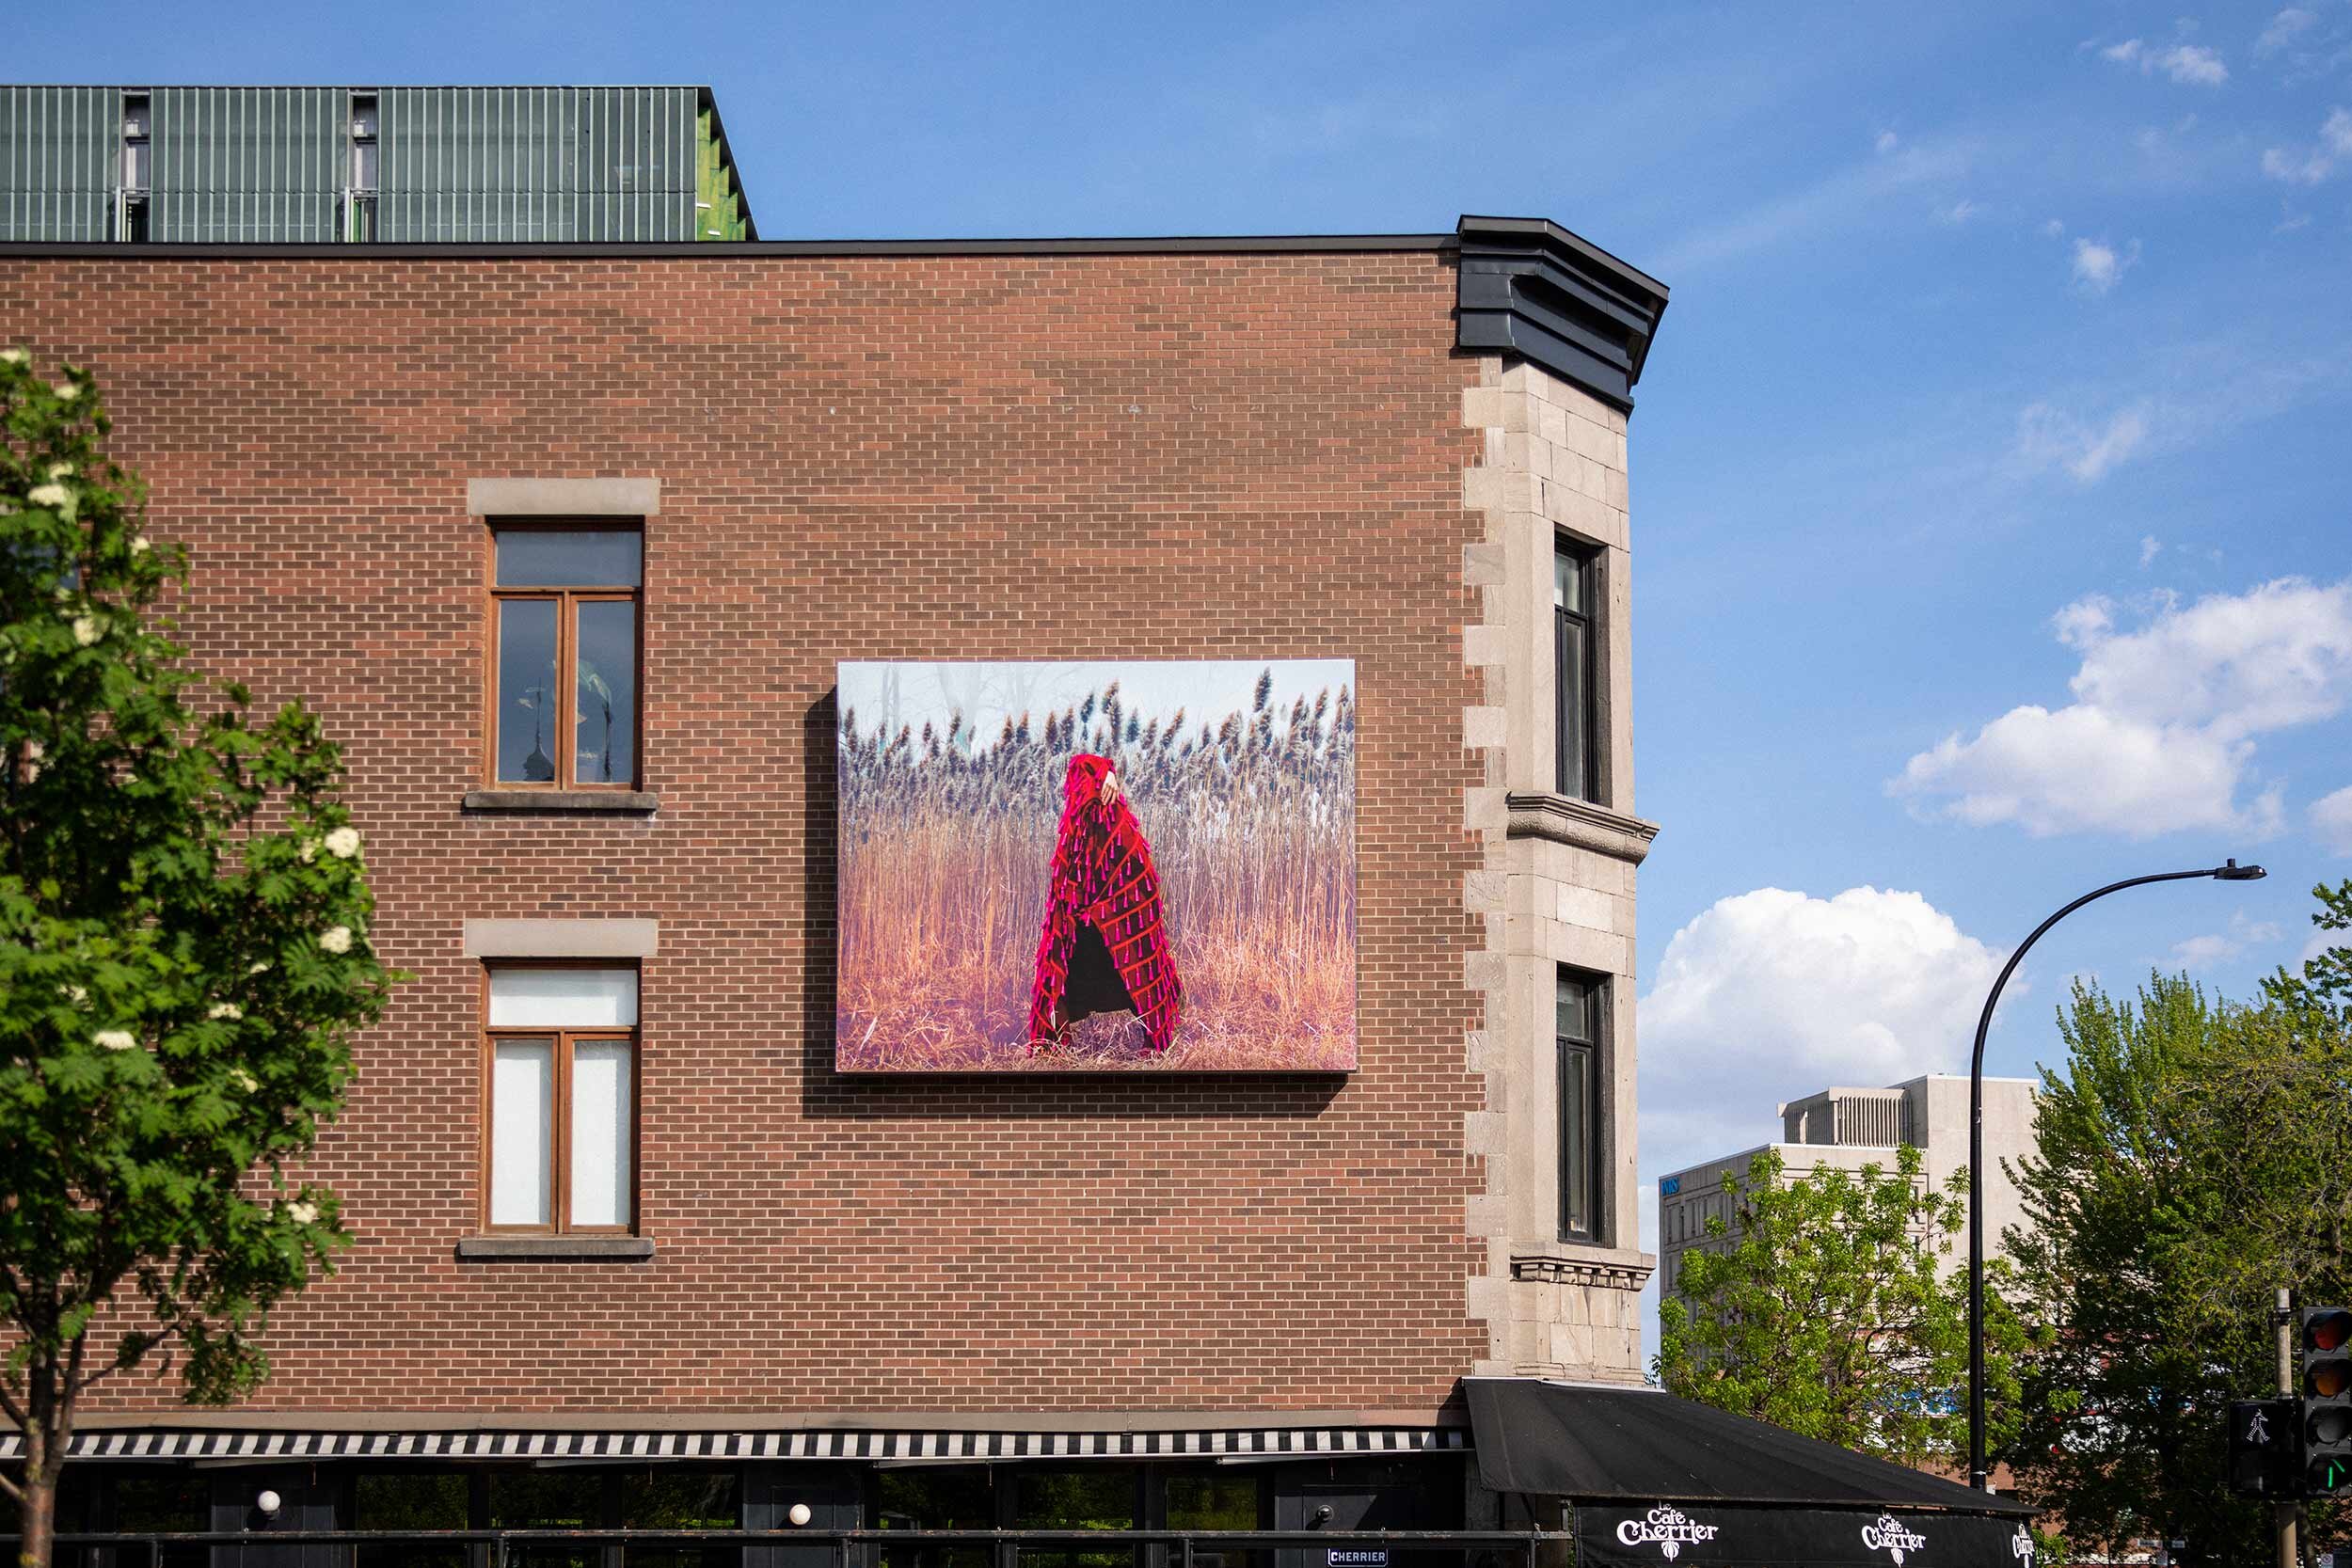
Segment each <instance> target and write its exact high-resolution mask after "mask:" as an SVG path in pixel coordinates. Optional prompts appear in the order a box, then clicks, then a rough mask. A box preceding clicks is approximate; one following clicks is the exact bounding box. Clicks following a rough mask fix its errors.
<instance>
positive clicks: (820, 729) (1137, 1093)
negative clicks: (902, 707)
mask: <svg viewBox="0 0 2352 1568" xmlns="http://www.w3.org/2000/svg"><path fill="white" fill-rule="evenodd" d="M840 733H841V724H840V705H839V702H838V700H837V693H835V692H833V691H828V692H826V693H825V695H824V696H823V697H821V698H819V699H818V701H817V702H816V704H814V705H812V706H811V707H810V708H809V710H808V712H807V713H806V714H805V715H804V716H803V721H802V725H801V758H802V762H801V799H802V801H803V805H802V810H803V821H802V832H801V844H802V856H803V859H802V863H801V887H802V889H803V894H802V896H803V899H804V900H805V902H804V904H803V909H802V911H801V912H802V917H803V928H804V929H805V930H806V931H807V932H808V950H807V963H806V969H805V971H804V973H803V975H802V978H801V1085H802V1087H801V1105H802V1113H803V1115H805V1116H809V1117H850V1118H865V1119H875V1120H880V1119H899V1118H907V1119H922V1118H930V1119H937V1118H940V1117H956V1118H960V1119H966V1120H976V1121H993V1120H1024V1119H1029V1120H1042V1119H1053V1118H1077V1117H1084V1118H1086V1119H1089V1120H1096V1121H1100V1120H1106V1119H1107V1120H1123V1121H1155V1120H1161V1119H1164V1118H1168V1117H1313V1116H1318V1115H1320V1114H1322V1113H1323V1112H1324V1111H1325V1110H1327V1109H1328V1108H1329V1107H1330V1105H1331V1104H1332V1102H1333V1101H1336V1100H1338V1099H1339V1097H1340V1095H1341V1094H1342V1093H1343V1091H1344V1090H1345V1089H1346V1087H1347V1077H1346V1075H1345V1074H1342V1073H1327V1072H1326V1073H1248V1074H1232V1073H1179V1072H1069V1073H1050V1072H1017V1073H988V1072H943V1073H919V1074H918V1073H905V1074H883V1073H846V1072H837V1071H835V1070H834V1065H833V1054H834V1003H835V993H836V984H837V979H836V975H835V973H834V963H835V953H836V949H837V940H836V939H837V935H838V933H837V932H836V931H835V929H834V888H835V876H836V867H837V861H836V858H835V852H836V848H837V845H838V840H839V833H840V812H839V803H840V802H839V797H838V778H837V774H836V771H835V748H836V746H837V744H838V742H839V738H840Z"/></svg>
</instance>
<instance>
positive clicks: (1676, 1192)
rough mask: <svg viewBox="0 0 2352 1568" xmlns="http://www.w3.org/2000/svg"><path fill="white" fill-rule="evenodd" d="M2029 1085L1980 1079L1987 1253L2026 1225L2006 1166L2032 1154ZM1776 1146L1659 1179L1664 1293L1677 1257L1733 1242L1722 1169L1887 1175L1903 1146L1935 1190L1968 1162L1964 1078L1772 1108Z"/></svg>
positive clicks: (1959, 1253) (1742, 1174)
mask: <svg viewBox="0 0 2352 1568" xmlns="http://www.w3.org/2000/svg"><path fill="white" fill-rule="evenodd" d="M2037 1087H2038V1085H2037V1084H2036V1083H2035V1081H2034V1080H2033V1079H2030V1078H1988V1079H1986V1080H1985V1081H1984V1163H1985V1166H1986V1170H1987V1173H1988V1180H1987V1182H1986V1185H1985V1211H1984V1235H1985V1250H1986V1253H1987V1254H1988V1256H1989V1255H1992V1254H1993V1253H1994V1252H1995V1251H1996V1250H1997V1249H1998V1248H1999V1246H2000V1238H2001V1233H2002V1232H2003V1231H2004V1230H2006V1229H2008V1228H2009V1227H2012V1226H2016V1227H2023V1226H2025V1224H2026V1211H2025V1206H2024V1205H2023V1203H2021V1202H2020V1201H2019V1198H2018V1196H2017V1184H2016V1183H2015V1182H2014V1181H2012V1180H2010V1178H2009V1174H2008V1172H2007V1171H2006V1170H2005V1169H2004V1168H2003V1162H2005V1161H2006V1162H2008V1163H2009V1164H2015V1163H2016V1162H2017V1161H2019V1160H2021V1159H2023V1158H2024V1157H2025V1156H2026V1155H2027V1154H2029V1153H2031V1152H2032V1151H2033V1121H2034V1092H2035V1090H2036V1088H2037ZM1779 1114H1780V1118H1781V1136H1780V1139H1779V1141H1778V1142H1775V1143H1770V1144H1758V1145H1756V1147H1755V1148H1744V1149H1741V1150H1740V1152H1739V1153H1737V1154H1726V1155H1724V1157H1723V1158H1721V1159H1717V1160H1702V1161H1700V1162H1698V1163H1697V1164H1692V1165H1687V1166H1685V1167H1684V1168H1683V1169H1681V1170H1678V1171H1676V1172H1674V1173H1673V1174H1671V1175H1668V1176H1664V1177H1661V1178H1660V1179H1659V1182H1658V1269H1659V1272H1658V1278H1659V1288H1660V1291H1661V1295H1662V1293H1663V1292H1664V1291H1671V1290H1673V1289H1674V1285H1675V1281H1676V1280H1677V1278H1678V1277H1680V1271H1681V1266H1682V1259H1683V1255H1684V1254H1686V1253H1689V1252H1692V1251H1708V1250H1711V1251H1721V1250H1724V1249H1725V1248H1728V1247H1730V1246H1732V1245H1733V1244H1735V1243H1736V1242H1737V1241H1738V1238H1739V1228H1738V1226H1737V1225H1736V1224H1735V1223H1734V1221H1733V1212H1734V1210H1735V1208H1736V1206H1737V1202H1738V1200H1737V1199H1735V1198H1732V1197H1730V1196H1726V1195H1725V1194H1724V1187H1723V1179H1724V1173H1725V1172H1729V1173H1730V1174H1731V1175H1733V1176H1735V1177H1738V1178H1740V1180H1746V1178H1747V1174H1748V1163H1749V1162H1750V1161H1752V1160H1754V1159H1755V1158H1756V1156H1757V1155H1758V1154H1761V1153H1763V1152H1764V1151H1765V1150H1767V1149H1772V1150H1776V1151H1777V1152H1778V1153H1779V1155H1780V1159H1781V1164H1782V1167H1783V1170H1784V1174H1785V1175H1786V1176H1788V1177H1789V1178H1795V1177H1799V1176H1803V1175H1805V1174H1807V1173H1808V1172H1810V1171H1813V1170H1815V1169H1818V1168H1820V1167H1821V1166H1824V1165H1827V1166H1830V1167H1832V1168H1835V1169H1837V1170H1845V1171H1859V1170H1860V1169H1862V1167H1863V1166H1865V1165H1878V1166H1881V1167H1883V1168H1888V1169H1891V1168H1892V1167H1893V1165H1894V1163H1895V1153H1896V1150H1897V1148H1899V1147H1900V1146H1901V1145H1903V1144H1909V1145H1911V1146H1912V1147H1913V1148H1916V1149H1918V1150H1919V1152H1920V1155H1921V1160H1920V1174H1921V1177H1922V1179H1923V1180H1926V1181H1927V1182H1928V1183H1929V1184H1930V1185H1931V1186H1932V1187H1933V1188H1935V1189H1936V1190H1937V1191H1941V1190H1942V1189H1943V1187H1944V1185H1945V1183H1947V1182H1948V1181H1949V1180H1951V1179H1952V1173H1953V1172H1955V1171H1957V1170H1960V1169H1962V1168H1963V1167H1964V1166H1966V1164H1968V1080H1967V1079H1966V1078H1963V1077H1959V1076H1956V1075H1952V1074H1947V1073H1931V1074H1930V1075H1928V1076H1927V1077H1924V1078H1914V1079H1911V1080H1909V1081H1908V1082H1906V1083H1901V1084H1897V1085H1894V1086H1893V1087H1892V1088H1884V1089H1854V1088H1831V1089H1823V1090H1822V1091H1821V1092H1820V1093H1819V1094H1815V1095H1808V1096H1806V1097H1805V1098H1804V1099H1803V1100H1791V1101H1787V1102H1786V1103H1784V1104H1783V1105H1781V1106H1780V1107H1779ZM1709 1215H1720V1216H1721V1217H1722V1218H1723V1220H1724V1224H1725V1225H1726V1226H1729V1227H1731V1234H1730V1235H1728V1236H1725V1237H1724V1238H1722V1239H1720V1240H1710V1238H1709V1237H1708V1234H1707V1221H1708V1216H1709ZM1967 1259H1968V1249H1967V1245H1966V1242H1965V1239H1964V1237H1963V1239H1962V1240H1961V1242H1960V1243H1959V1244H1958V1245H1956V1246H1955V1247H1954V1248H1953V1249H1952V1250H1951V1252H1949V1253H1948V1254H1947V1255H1946V1257H1945V1259H1944V1268H1945V1269H1946V1271H1947V1272H1949V1271H1950V1270H1953V1269H1957V1268H1962V1267H1964V1266H1965V1265H1966V1263H1967Z"/></svg>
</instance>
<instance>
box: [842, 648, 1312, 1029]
mask: <svg viewBox="0 0 2352 1568" xmlns="http://www.w3.org/2000/svg"><path fill="white" fill-rule="evenodd" d="M837 673H838V678H839V689H838V694H839V701H840V710H839V712H840V733H839V736H838V751H837V756H838V767H839V782H840V796H839V799H840V818H839V856H840V863H839V867H838V873H839V876H838V881H837V883H836V887H837V899H838V903H837V909H836V916H837V923H838V930H839V942H840V947H839V954H838V959H839V962H838V969H837V974H838V1003H837V1006H836V1012H835V1019H834V1030H835V1032H834V1066H835V1067H836V1068H838V1069H840V1070H842V1071H844V1072H1022V1071H1029V1072H1035V1071H1047V1072H1057V1071H1060V1072H1068V1071H1134V1072H1152V1071H1158V1072H1168V1071H1178V1072H1342V1071H1347V1070H1350V1069H1353V1068H1354V1067H1355V1066H1356V678H1355V677H1356V668H1355V663H1354V661H1353V660H1350V659H1274V660H1265V659H1257V660H1246V661H1245V660H1200V661H1181V662H1179V661H1156V660H1150V661H1129V662H1102V663H1041V662H1006V663H940V664H921V663H880V662H855V663H847V662H845V663H843V664H841V665H839V666H838V667H837Z"/></svg>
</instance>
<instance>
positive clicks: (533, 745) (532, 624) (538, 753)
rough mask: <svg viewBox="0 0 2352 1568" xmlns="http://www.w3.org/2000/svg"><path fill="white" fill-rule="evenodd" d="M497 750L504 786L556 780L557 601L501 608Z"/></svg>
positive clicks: (515, 602) (510, 602)
mask: <svg viewBox="0 0 2352 1568" xmlns="http://www.w3.org/2000/svg"><path fill="white" fill-rule="evenodd" d="M498 609H499V682H498V703H499V711H498V746H499V773H498V776H499V778H500V780H501V782H511V783H520V784H546V783H548V782H549V781H551V780H552V779H554V777H555V748H556V746H557V744H558V741H557V737H556V733H555V720H556V713H555V705H556V685H555V614H556V602H555V601H554V600H553V599H505V600H501V602H500V604H499V607H498Z"/></svg>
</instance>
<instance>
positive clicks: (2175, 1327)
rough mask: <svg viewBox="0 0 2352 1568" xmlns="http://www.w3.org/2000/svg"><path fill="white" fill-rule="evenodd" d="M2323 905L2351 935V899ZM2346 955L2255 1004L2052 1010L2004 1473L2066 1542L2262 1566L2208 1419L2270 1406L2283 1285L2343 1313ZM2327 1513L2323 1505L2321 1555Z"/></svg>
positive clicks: (2190, 1002)
mask: <svg viewBox="0 0 2352 1568" xmlns="http://www.w3.org/2000/svg"><path fill="white" fill-rule="evenodd" d="M2321 895H2322V900H2323V904H2325V905H2326V906H2327V912H2325V913H2323V915H2322V916H2321V917H2320V919H2321V922H2322V924H2323V925H2324V926H2325V925H2328V923H2329V922H2330V921H2333V922H2334V924H2333V925H2331V926H2328V928H2331V929H2344V924H2345V923H2344V916H2345V914H2346V912H2347V908H2352V883H2348V884H2346V885H2345V887H2344V888H2343V889H2339V890H2337V891H2336V893H2334V894H2333V895H2330V894H2328V892H2327V891H2326V890H2321ZM2344 958H2345V955H2344V952H2343V951H2342V950H2341V949H2339V950H2336V951H2335V952H2333V953H2329V954H2323V955H2322V956H2321V957H2320V958H2317V959H2315V960H2313V961H2312V963H2311V964H2309V965H2307V966H2306V967H2305V970H2304V974H2302V975H2301V976H2300V977H2296V978H2289V977H2287V976H2286V975H2284V974H2281V975H2280V976H2279V978H2278V979H2276V980H2274V981H2273V982H2272V983H2271V984H2270V985H2269V986H2268V987H2266V988H2265V990H2267V992H2268V994H2267V996H2266V997H2265V1001H2264V1002H2263V1003H2262V1004H2260V1005H2258V1006H2242V1005H2233V1004H2230V1003H2225V1002H2222V1001H2220V1000H2218V999H2216V998H2213V997H2209V996H2207V995H2206V994H2205V993H2204V992H2203V991H2202V990H2200V989H2199V988H2198V987H2196V986H2194V985H2192V984H2191V983H2190V982H2189V981H2188V980H2187V978H2186V977H2185V976H2180V977H2169V978H2168V977H2165V976H2162V975H2157V976H2153V977H2152V978H2151V979H2150V981H2149V983H2148V985H2147V986H2146V987H2144V988H2142V989H2141V990H2139V992H2138V994H2137V998H2136V999H2135V1000H2133V1001H2129V1002H2123V1001H2118V1000H2116V999H2114V998H2112V997H2109V996H2107V995H2106V994H2105V993H2104V992H2102V991H2100V990H2098V989H2097V988H2095V987H2091V986H2086V985H2079V984H2078V985H2077V986H2076V987H2075V988H2074V994H2073V997H2072V999H2071V1001H2070V1003H2069V1005H2068V1006H2067V1007H2066V1008H2065V1010H2064V1011H2063V1012H2062V1013H2061V1014H2060V1016H2059V1020H2058V1028H2059V1035H2060V1037H2061V1039H2062V1040H2063V1042H2064V1044H2065V1046H2066V1049H2067V1054H2068V1059H2067V1063H2066V1067H2065V1069H2064V1070H2063V1071H2053V1070H2050V1069H2044V1070H2043V1073H2042V1081H2043V1088H2042V1100H2041V1104H2040V1115H2039V1117H2038V1120H2037V1125H2036V1150H2035V1153H2034V1154H2033V1155H2032V1156H2031V1157H2029V1158H2027V1159H2026V1161H2025V1162H2024V1164H2023V1166H2022V1168H2021V1169H2020V1170H2019V1171H2018V1172H2017V1176H2018V1181H2019V1185H2020V1188H2021V1190H2022V1192H2023V1194H2024V1197H2025V1202H2026V1212H2028V1213H2029V1214H2030V1215H2031V1216H2032V1219H2033V1221H2034V1229H2033V1230H2032V1231H2031V1232H2030V1233H2026V1234H2015V1233H2013V1234H2012V1235H2011V1236H2010V1238H2009V1242H2008V1248H2009V1251H2010V1255H2011V1257H2012V1258H2013V1259H2014V1260H2015V1262H2016V1265H2017V1268H2018V1270H2019V1273H2020V1275H2021V1277H2022V1280H2023V1282H2024V1285H2025V1287H2026V1292H2027V1294H2028V1297H2029V1300H2030V1306H2029V1307H2028V1308H2027V1310H2028V1311H2029V1313H2030V1314H2031V1315H2032V1316H2033V1318H2034V1320H2035V1321H2036V1322H2037V1323H2041V1324H2042V1325H2043V1327H2044V1330H2045V1332H2044V1335H2043V1338H2042V1341H2041V1343H2040V1346H2039V1348H2038V1349H2037V1352H2036V1354H2035V1355H2034V1356H2033V1357H2032V1358H2031V1360H2030V1362H2029V1365H2028V1367H2027V1369H2026V1409H2027V1411H2028V1412H2029V1418H2028V1420H2027V1421H2026V1424H2025V1427H2024V1429H2023V1431H2022V1432H2021V1433H2020V1434H2019V1438H2018V1441H2017V1443H2016V1445H2015V1447H2014V1448H2013V1449H2012V1450H2011V1452H2010V1462H2011V1464H2012V1465H2013V1466H2014V1467H2015V1469H2016V1470H2017V1471H2018V1473H2019V1475H2020V1477H2021V1479H2022V1480H2023V1481H2024V1483H2025V1484H2026V1487H2027V1489H2028V1490H2029V1492H2030V1494H2031V1495H2033V1496H2035V1497H2039V1498H2041V1499H2042V1500H2045V1501H2047V1502H2048V1503H2050V1504H2051V1505H2052V1506H2053V1507H2054V1508H2056V1509H2058V1511H2059V1512H2060V1513H2063V1515H2064V1516H2065V1518H2066V1520H2067V1525H2068V1534H2069V1535H2070V1536H2072V1537H2073V1538H2074V1539H2075V1540H2077V1541H2085V1542H2091V1543H2101V1542H2104V1543H2108V1544H2114V1543H2119V1542H2122V1541H2124V1540H2128V1539H2130V1538H2132V1537H2134V1536H2160V1537H2164V1538H2168V1539H2179V1540H2184V1541H2185V1542H2187V1543H2188V1553H2189V1560H2193V1561H2198V1562H2247V1561H2258V1560H2265V1557H2266V1554H2267V1553H2268V1551H2269V1547H2268V1544H2267V1541H2268V1530H2269V1526H2268V1521H2267V1516H2268V1510H2267V1509H2266V1508H2265V1506H2264V1505H2261V1504H2258V1503H2253V1502H2245V1501H2240V1500H2237V1499H2235V1498H2233V1497H2231V1496H2230V1495H2229V1492H2228V1488H2227V1485H2226V1483H2225V1481H2224V1477H2223V1460H2224V1449H2225V1446H2226V1438H2225V1433H2224V1432H2223V1425H2222V1423H2223V1418H2224V1417H2225V1415H2226V1413H2227V1407H2228V1404H2229V1402H2230V1401H2232V1400H2233V1399H2259V1398H2265V1397H2268V1396H2270V1395H2272V1394H2274V1393H2275V1392H2276V1391H2277V1386H2278V1356H2277V1348H2276V1347H2277V1341H2276V1338H2275V1335H2274V1331H2273V1329H2272V1328H2271V1326H2270V1323H2269V1319H2268V1314H2269V1312H2270V1310H2271V1307H2272V1306H2273V1302H2274V1296H2275V1293H2276V1291H2277V1289H2278V1288H2279V1287H2280V1286H2281V1285H2288V1286H2292V1287H2294V1288H2295V1289H2296V1290H2297V1291H2299V1292H2300V1293H2301V1296H2302V1299H2303V1300H2304V1301H2305V1302H2307V1303H2312V1304H2319V1303H2330V1304H2332V1303H2335V1302H2340V1301H2352V1266H2348V1265H2352V1258H2347V1254H2346V1251H2345V1243H2346V1233H2347V1226H2348V1225H2352V1037H2347V1033H2346V1029H2345V1026H2344V1006H2343V1003H2344V1000H2345V997H2344V983H2343V977H2344V973H2345V971H2344ZM2341 1515H2342V1511H2341V1510H2339V1509H2335V1508H2332V1507H2329V1506H2326V1505H2317V1506H2315V1508H2314V1513H2313V1520H2312V1523H2313V1526H2314V1535H2315V1538H2316V1539H2317V1540H2318V1542H2319V1543H2320V1544H2322V1545H2326V1544H2331V1543H2337V1542H2341V1541H2342V1539H2343V1534H2344V1532H2343V1521H2342V1517H2341Z"/></svg>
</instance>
